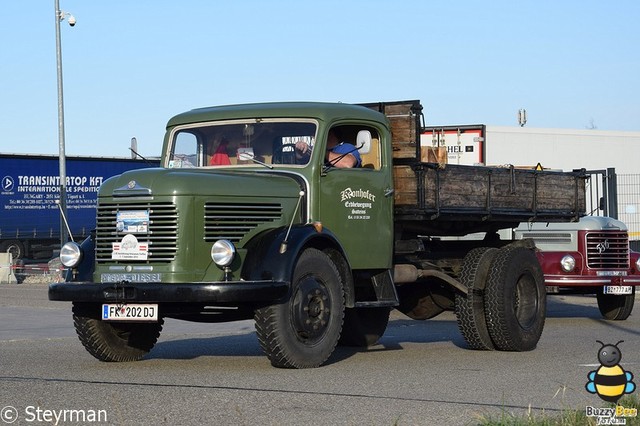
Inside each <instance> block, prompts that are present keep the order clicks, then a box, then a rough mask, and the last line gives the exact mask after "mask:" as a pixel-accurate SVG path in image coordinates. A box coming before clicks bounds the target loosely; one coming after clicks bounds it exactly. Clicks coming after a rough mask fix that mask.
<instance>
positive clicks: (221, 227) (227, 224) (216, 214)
mask: <svg viewBox="0 0 640 426" xmlns="http://www.w3.org/2000/svg"><path fill="white" fill-rule="evenodd" d="M281 217H282V206H281V205H280V204H277V203H268V204H262V203H260V204H257V203H206V204H205V206H204V240H205V241H207V242H213V241H216V240H219V239H226V240H229V241H232V242H234V243H237V242H239V241H240V240H242V238H244V236H245V235H246V234H247V233H248V232H250V231H251V230H252V229H254V228H255V227H257V226H258V225H260V224H263V223H266V222H273V221H276V220H279V219H281Z"/></svg>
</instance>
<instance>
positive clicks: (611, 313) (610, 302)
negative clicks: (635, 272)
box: [596, 287, 636, 321]
mask: <svg viewBox="0 0 640 426" xmlns="http://www.w3.org/2000/svg"><path fill="white" fill-rule="evenodd" d="M596 298H597V299H598V309H600V313H601V314H602V316H603V317H604V318H605V319H608V320H614V321H623V320H626V319H627V318H629V315H631V311H632V310H633V304H634V301H635V298H636V288H635V287H633V290H632V292H631V294H623V295H617V294H604V293H603V292H602V290H600V291H599V292H598V294H597V295H596Z"/></svg>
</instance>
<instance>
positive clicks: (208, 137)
mask: <svg viewBox="0 0 640 426" xmlns="http://www.w3.org/2000/svg"><path fill="white" fill-rule="evenodd" d="M316 129H317V124H316V123H315V122H310V121H304V120H281V119H279V120H267V119H260V120H251V121H247V120H244V121H233V122H229V121H225V122H216V123H206V124H198V125H189V126H184V127H179V128H177V129H176V130H174V131H173V135H172V138H171V147H170V156H169V163H168V167H169V168H192V167H225V166H227V167H228V166H242V165H247V166H250V165H255V163H264V164H266V165H278V164H285V165H299V166H304V165H305V164H307V163H308V162H309V158H310V155H311V151H312V149H313V145H314V143H315V140H316Z"/></svg>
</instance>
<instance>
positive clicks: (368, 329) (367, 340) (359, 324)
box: [338, 307, 391, 348]
mask: <svg viewBox="0 0 640 426" xmlns="http://www.w3.org/2000/svg"><path fill="white" fill-rule="evenodd" d="M390 313H391V309H390V308H385V307H378V308H348V309H346V310H345V313H344V325H343V326H342V335H341V336H340V340H339V341H338V344H339V345H341V346H355V347H361V348H366V347H369V346H373V345H375V344H376V343H378V340H380V338H381V337H382V335H383V334H384V332H385V330H386V329H387V324H389V314H390Z"/></svg>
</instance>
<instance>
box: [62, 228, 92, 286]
mask: <svg viewBox="0 0 640 426" xmlns="http://www.w3.org/2000/svg"><path fill="white" fill-rule="evenodd" d="M80 250H82V260H81V261H80V264H79V265H78V266H76V267H75V268H73V269H67V270H66V271H65V274H64V280H65V281H92V280H93V272H94V271H95V260H96V241H95V233H94V232H91V234H90V235H89V236H88V237H87V238H85V239H84V241H83V242H82V243H81V244H80Z"/></svg>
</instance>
